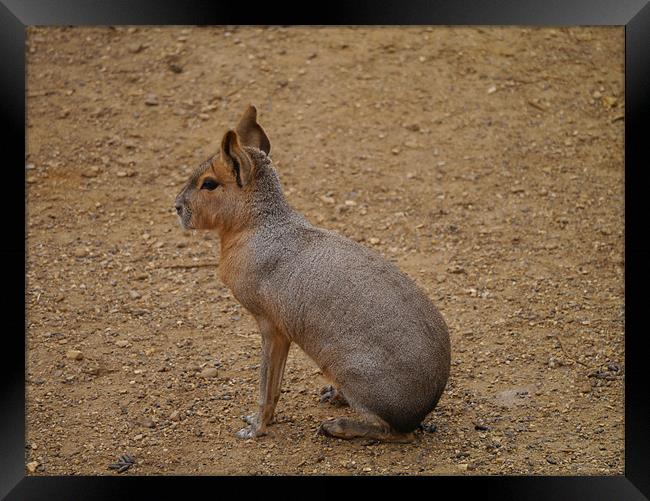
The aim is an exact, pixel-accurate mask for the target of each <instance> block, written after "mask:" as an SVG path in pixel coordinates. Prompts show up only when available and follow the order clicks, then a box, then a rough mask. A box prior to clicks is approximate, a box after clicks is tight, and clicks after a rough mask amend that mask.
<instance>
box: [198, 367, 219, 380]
mask: <svg viewBox="0 0 650 501" xmlns="http://www.w3.org/2000/svg"><path fill="white" fill-rule="evenodd" d="M216 375H217V369H216V368H214V367H206V368H205V369H203V370H202V371H201V373H200V376H201V377H205V378H208V377H215V376H216Z"/></svg>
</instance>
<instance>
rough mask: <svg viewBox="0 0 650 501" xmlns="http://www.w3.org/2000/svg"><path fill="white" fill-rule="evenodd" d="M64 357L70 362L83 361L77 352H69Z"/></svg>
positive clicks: (80, 354)
mask: <svg viewBox="0 0 650 501" xmlns="http://www.w3.org/2000/svg"><path fill="white" fill-rule="evenodd" d="M65 356H66V357H67V358H69V359H71V360H81V359H83V357H84V354H83V353H82V352H80V351H79V350H70V351H68V352H67V353H66V354H65Z"/></svg>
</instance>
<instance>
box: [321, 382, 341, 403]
mask: <svg viewBox="0 0 650 501" xmlns="http://www.w3.org/2000/svg"><path fill="white" fill-rule="evenodd" d="M320 401H321V403H322V402H328V403H329V404H331V405H333V406H335V407H345V406H346V405H348V401H347V400H346V399H345V397H344V396H343V394H342V393H341V392H340V391H338V390H337V389H336V388H334V387H333V386H324V387H323V388H322V389H321V390H320Z"/></svg>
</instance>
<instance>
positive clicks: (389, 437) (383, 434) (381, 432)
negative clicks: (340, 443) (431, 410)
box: [318, 416, 415, 443]
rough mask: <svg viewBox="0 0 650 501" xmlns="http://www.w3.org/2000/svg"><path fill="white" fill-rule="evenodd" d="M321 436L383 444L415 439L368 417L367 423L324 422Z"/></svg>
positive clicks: (413, 436)
mask: <svg viewBox="0 0 650 501" xmlns="http://www.w3.org/2000/svg"><path fill="white" fill-rule="evenodd" d="M318 432H319V433H320V434H321V435H325V436H328V437H335V438H342V439H345V440H350V439H353V438H366V439H371V440H379V441H381V442H399V443H410V442H412V441H413V440H414V439H415V435H414V434H413V433H412V432H411V433H399V432H397V431H395V430H393V429H391V427H390V426H389V425H388V424H387V423H386V422H384V421H383V420H381V419H380V418H378V417H376V416H368V420H366V421H360V420H359V421H357V420H353V419H349V418H336V419H330V420H328V421H325V422H323V423H322V424H321V425H320V428H319V429H318Z"/></svg>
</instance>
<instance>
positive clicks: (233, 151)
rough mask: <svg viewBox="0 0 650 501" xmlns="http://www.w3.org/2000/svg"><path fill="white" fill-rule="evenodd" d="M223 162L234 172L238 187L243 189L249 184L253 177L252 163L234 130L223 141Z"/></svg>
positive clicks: (227, 133)
mask: <svg viewBox="0 0 650 501" xmlns="http://www.w3.org/2000/svg"><path fill="white" fill-rule="evenodd" d="M221 160H222V162H223V163H224V164H226V166H227V167H229V168H230V169H231V170H232V173H233V176H234V177H235V179H236V181H237V185H238V186H239V187H240V188H241V187H242V186H244V185H245V184H248V182H249V181H250V176H251V168H252V163H251V160H250V158H248V155H247V154H246V152H245V151H244V150H243V148H242V147H241V145H240V143H239V138H238V137H237V133H236V132H235V131H234V130H229V131H228V132H226V134H225V135H224V136H223V139H222V140H221Z"/></svg>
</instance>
